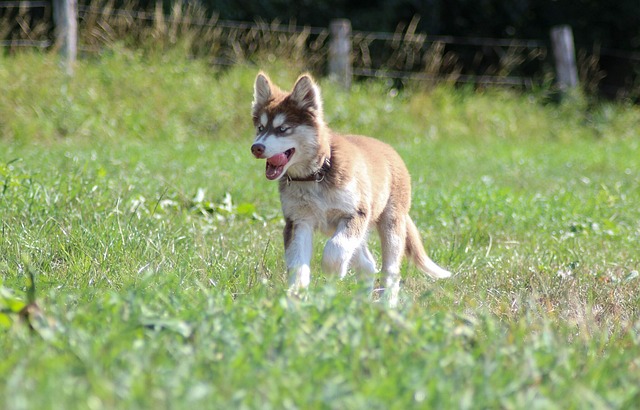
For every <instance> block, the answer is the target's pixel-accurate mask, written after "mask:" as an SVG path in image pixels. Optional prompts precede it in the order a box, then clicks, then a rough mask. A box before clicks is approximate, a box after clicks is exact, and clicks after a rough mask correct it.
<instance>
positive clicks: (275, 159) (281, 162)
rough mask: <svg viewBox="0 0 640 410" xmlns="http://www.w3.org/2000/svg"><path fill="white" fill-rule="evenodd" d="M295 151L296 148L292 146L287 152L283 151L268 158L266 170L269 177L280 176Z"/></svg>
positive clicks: (275, 177) (276, 177)
mask: <svg viewBox="0 0 640 410" xmlns="http://www.w3.org/2000/svg"><path fill="white" fill-rule="evenodd" d="M294 152H296V150H295V148H291V149H288V150H286V151H285V152H281V153H280V154H276V155H274V156H272V157H270V158H267V169H266V171H265V175H266V177H267V179H270V180H274V179H278V178H280V176H281V175H282V172H283V171H284V167H285V165H287V164H288V163H289V160H290V159H291V156H293V153H294Z"/></svg>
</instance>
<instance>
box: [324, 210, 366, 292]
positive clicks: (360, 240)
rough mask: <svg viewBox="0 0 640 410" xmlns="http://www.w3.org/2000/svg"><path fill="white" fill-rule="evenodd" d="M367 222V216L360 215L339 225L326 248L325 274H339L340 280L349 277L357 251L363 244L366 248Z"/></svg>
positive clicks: (344, 220)
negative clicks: (351, 263)
mask: <svg viewBox="0 0 640 410" xmlns="http://www.w3.org/2000/svg"><path fill="white" fill-rule="evenodd" d="M367 222H368V221H367V218H366V215H364V214H362V213H358V214H356V215H354V216H353V217H350V218H345V219H343V220H341V221H340V223H338V227H337V228H336V231H335V233H334V234H333V236H332V237H331V239H329V241H328V242H327V244H326V245H325V247H324V253H323V255H322V267H323V269H324V270H325V272H328V273H336V272H337V273H338V274H339V275H340V279H342V278H344V277H345V276H346V275H347V270H348V269H349V262H351V259H352V258H353V256H354V254H355V252H356V250H358V249H359V248H360V247H361V246H363V244H364V246H366V243H365V239H366V235H367Z"/></svg>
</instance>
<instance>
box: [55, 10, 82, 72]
mask: <svg viewBox="0 0 640 410" xmlns="http://www.w3.org/2000/svg"><path fill="white" fill-rule="evenodd" d="M53 20H54V24H55V34H56V47H58V48H59V49H60V54H61V55H62V57H63V58H64V60H65V66H66V71H67V74H68V75H73V64H74V63H75V61H76V56H77V54H78V0H53Z"/></svg>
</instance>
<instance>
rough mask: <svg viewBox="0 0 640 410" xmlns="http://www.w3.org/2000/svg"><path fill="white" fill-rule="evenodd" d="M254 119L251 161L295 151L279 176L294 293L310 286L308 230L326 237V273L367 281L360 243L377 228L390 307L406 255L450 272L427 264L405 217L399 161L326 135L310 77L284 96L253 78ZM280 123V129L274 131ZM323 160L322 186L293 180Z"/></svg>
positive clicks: (370, 266)
mask: <svg viewBox="0 0 640 410" xmlns="http://www.w3.org/2000/svg"><path fill="white" fill-rule="evenodd" d="M253 121H254V124H255V125H256V128H257V129H258V135H257V137H256V141H255V143H254V146H253V147H252V151H253V150H254V147H256V146H258V145H260V149H259V150H256V151H254V155H256V157H258V158H270V157H271V156H273V155H278V154H279V152H283V151H285V150H287V149H289V148H293V151H291V150H289V151H287V152H293V154H292V156H291V158H289V162H287V163H286V165H284V166H283V167H284V168H283V170H282V175H281V176H280V177H279V184H280V185H279V190H280V199H281V203H282V210H283V213H284V217H285V228H284V232H283V236H284V245H285V254H286V257H287V267H288V270H289V273H290V275H291V277H290V278H291V279H290V285H291V290H292V291H293V292H298V291H299V290H300V289H301V288H305V287H306V286H307V285H308V283H309V274H310V270H309V263H310V254H311V249H310V247H311V243H312V241H311V238H310V235H311V233H312V232H313V231H314V230H321V231H323V232H324V233H326V234H327V235H329V236H331V239H330V240H329V242H328V243H327V245H326V247H325V250H324V255H323V267H324V269H325V270H326V271H335V272H338V273H339V274H340V276H341V277H343V276H344V275H345V274H346V272H347V268H348V267H349V266H350V265H351V266H353V267H355V268H356V269H357V270H359V271H362V272H364V273H366V274H368V275H370V276H371V275H372V274H373V273H374V272H375V271H376V268H375V261H373V257H372V256H371V253H370V252H369V250H368V249H367V244H366V240H367V235H368V231H369V230H370V229H371V228H373V227H375V228H376V229H377V231H378V234H379V235H380V238H381V246H382V271H383V272H384V273H385V275H386V288H387V289H388V290H389V291H390V296H389V300H390V303H391V304H395V303H397V296H398V295H397V294H398V287H399V281H400V276H399V275H400V264H401V260H402V257H403V255H404V254H405V253H406V254H407V256H409V257H411V258H412V260H413V261H414V262H415V264H416V266H417V267H418V268H419V269H420V270H421V271H423V272H425V273H427V274H429V275H430V276H432V277H435V278H441V277H448V276H449V275H450V273H449V272H447V271H446V270H444V269H442V268H440V267H439V266H437V265H436V264H435V263H434V262H433V261H431V259H429V257H428V256H427V254H426V252H425V251H424V248H423V245H422V241H421V239H420V235H419V234H418V229H417V228H416V226H415V224H414V223H413V221H412V220H411V217H410V216H409V209H410V207H411V177H410V175H409V172H408V170H407V168H406V166H405V164H404V162H403V161H402V159H401V158H400V156H399V155H398V154H397V152H396V151H395V150H394V149H393V148H392V147H391V146H389V145H388V144H386V143H384V142H382V141H379V140H376V139H373V138H369V137H364V136H355V135H342V134H338V133H334V132H333V131H331V130H330V129H329V128H328V127H327V126H326V124H325V123H324V119H323V111H322V100H321V98H320V91H319V88H318V87H317V85H316V84H315V83H314V82H313V80H312V79H311V78H310V77H309V76H307V75H304V76H301V77H300V78H299V79H298V81H297V82H296V84H295V86H294V88H293V91H292V92H290V93H286V92H283V91H282V90H280V89H279V88H277V87H276V86H274V85H272V84H271V82H270V80H269V79H268V77H266V75H264V74H262V73H261V74H259V75H258V77H257V79H256V87H255V94H254V104H253ZM280 121H282V125H284V129H286V131H284V132H281V131H279V130H280V129H281V128H280V125H281V124H280ZM289 146H291V147H289ZM262 148H264V149H262ZM279 155H280V156H283V155H282V154H279ZM326 160H328V161H329V163H330V168H329V169H328V170H327V171H326V173H325V174H323V175H322V179H321V180H320V182H316V181H315V180H314V181H310V182H297V181H295V178H301V177H304V176H308V175H309V174H312V175H313V174H314V173H316V174H317V173H318V172H322V170H321V167H322V165H323V163H325V161H326ZM292 179H293V181H292ZM369 280H371V279H369Z"/></svg>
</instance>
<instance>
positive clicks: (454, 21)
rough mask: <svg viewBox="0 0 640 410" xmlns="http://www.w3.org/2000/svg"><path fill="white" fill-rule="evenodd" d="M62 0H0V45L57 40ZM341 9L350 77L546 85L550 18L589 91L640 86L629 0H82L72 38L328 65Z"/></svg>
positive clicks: (551, 67) (218, 58)
mask: <svg viewBox="0 0 640 410" xmlns="http://www.w3.org/2000/svg"><path fill="white" fill-rule="evenodd" d="M65 2H72V3H73V2H75V0H55V1H0V45H2V48H3V49H4V50H6V51H7V52H15V51H16V50H18V49H22V48H25V47H35V48H41V49H51V48H55V47H56V46H58V47H59V46H60V41H59V40H56V13H55V10H56V4H63V3H65ZM338 18H340V19H347V20H348V22H349V30H351V31H350V32H349V33H347V35H348V40H349V43H350V44H349V46H350V59H351V61H350V63H351V70H352V72H351V74H352V75H353V76H354V78H355V79H356V80H357V79H359V78H367V77H385V78H389V79H390V81H393V82H394V84H395V85H397V86H402V85H403V84H404V83H405V80H408V79H413V80H416V79H417V80H421V81H428V82H440V81H450V82H455V83H458V84H466V83H470V84H473V85H474V86H483V85H487V84H500V85H506V86H511V87H524V88H529V89H530V88H535V87H550V86H552V85H553V84H554V83H555V80H557V76H558V75H557V68H556V62H555V61H554V59H553V50H552V47H553V45H552V43H551V38H550V30H551V29H552V28H553V27H557V26H559V25H565V26H568V27H569V28H570V30H571V33H572V35H573V44H574V52H573V54H574V55H575V57H574V59H575V67H576V71H577V76H578V80H579V83H580V87H581V88H582V89H583V90H584V91H585V92H586V93H587V94H590V95H597V96H602V97H606V98H615V99H627V100H632V101H638V95H639V94H640V2H639V1H637V0H619V1H615V2H603V1H597V0H565V1H553V0H513V1H500V0H447V1H444V0H423V1H417V0H385V1H383V0H367V1H364V0H356V1H346V0H313V1H311V0H296V1H291V0H259V1H253V0H199V1H189V0H186V1H169V0H164V1H162V2H156V1H150V0H138V1H104V0H93V1H91V0H80V1H79V2H78V5H77V26H78V28H77V30H78V34H77V36H78V40H77V47H78V52H79V53H80V54H81V55H82V54H90V53H96V52H99V51H100V50H101V49H103V48H104V46H105V45H108V44H113V43H124V44H126V45H128V46H135V47H147V48H148V47H152V46H153V47H156V48H157V47H159V46H162V45H166V44H175V43H180V44H181V45H183V46H184V47H185V48H186V50H187V51H188V54H189V55H193V56H198V57H205V58H208V59H209V60H210V62H211V63H212V64H216V65H235V64H238V63H251V62H254V63H256V62H257V61H259V60H260V59H263V58H267V59H271V60H273V59H276V58H282V57H286V58H289V59H292V60H294V63H295V64H296V65H299V66H300V69H305V70H310V71H313V72H314V73H316V74H324V73H326V72H327V70H328V66H329V62H328V58H329V53H330V50H329V48H330V42H331V32H330V28H329V27H330V25H331V22H332V21H334V20H335V19H338Z"/></svg>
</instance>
